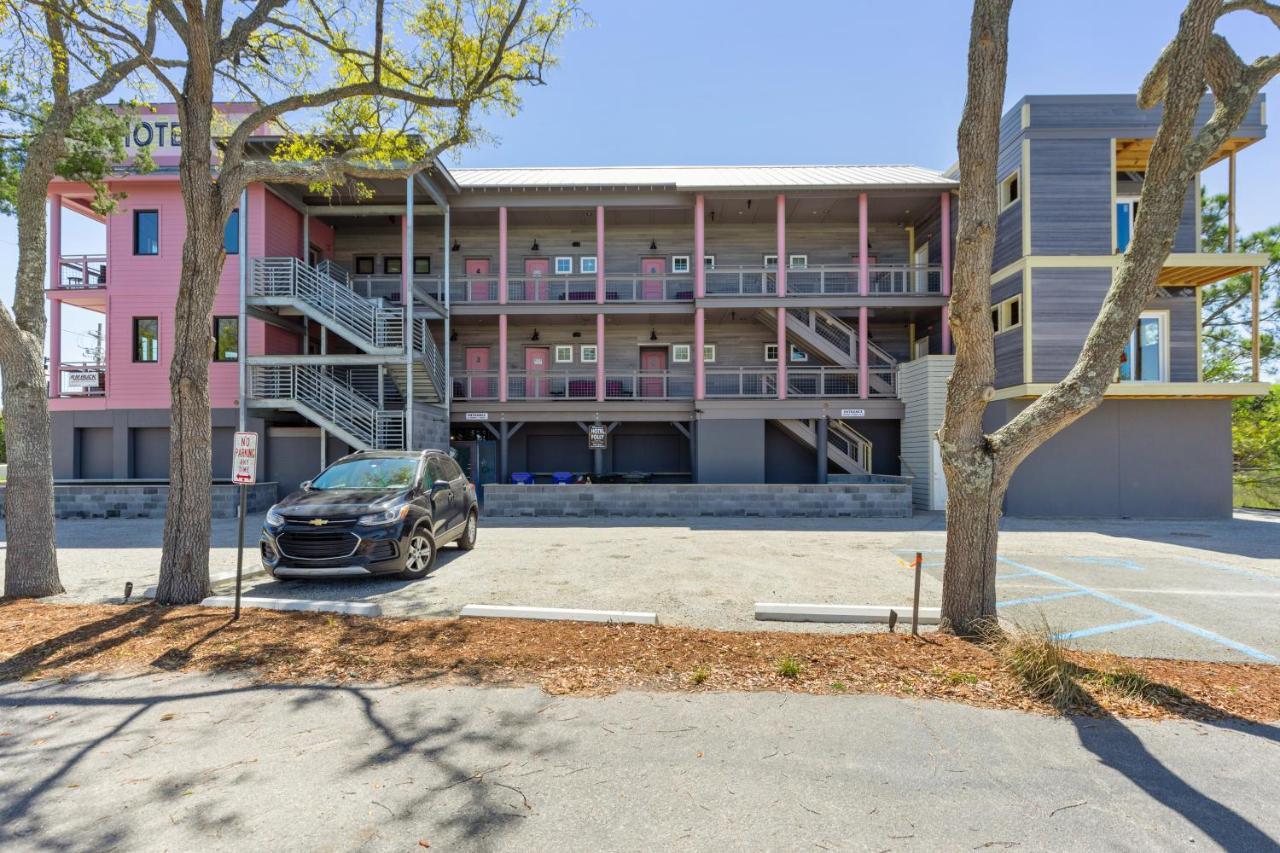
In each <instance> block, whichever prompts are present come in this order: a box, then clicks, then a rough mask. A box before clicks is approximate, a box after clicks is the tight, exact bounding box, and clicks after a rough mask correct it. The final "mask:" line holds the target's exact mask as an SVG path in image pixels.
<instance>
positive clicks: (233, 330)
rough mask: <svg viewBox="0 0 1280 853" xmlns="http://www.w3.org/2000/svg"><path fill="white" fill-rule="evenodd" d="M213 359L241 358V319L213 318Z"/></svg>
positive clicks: (228, 359) (233, 359) (234, 359)
mask: <svg viewBox="0 0 1280 853" xmlns="http://www.w3.org/2000/svg"><path fill="white" fill-rule="evenodd" d="M213 360H214V361H239V360H240V321H239V319H238V318H236V317H214V318H213Z"/></svg>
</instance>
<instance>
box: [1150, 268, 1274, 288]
mask: <svg viewBox="0 0 1280 853" xmlns="http://www.w3.org/2000/svg"><path fill="white" fill-rule="evenodd" d="M1251 269H1253V267H1252V266H1246V265H1241V264H1230V265H1224V266H1212V267H1209V266H1185V267H1184V266H1167V267H1164V268H1163V269H1161V270H1160V277H1159V278H1157V279H1156V284H1158V285H1160V286H1161V287H1200V286H1203V285H1206V284H1216V283H1217V282H1220V281H1224V280H1226V279H1228V278H1231V277H1232V276H1233V275H1240V274H1241V273H1247V272H1248V271H1249V270H1251Z"/></svg>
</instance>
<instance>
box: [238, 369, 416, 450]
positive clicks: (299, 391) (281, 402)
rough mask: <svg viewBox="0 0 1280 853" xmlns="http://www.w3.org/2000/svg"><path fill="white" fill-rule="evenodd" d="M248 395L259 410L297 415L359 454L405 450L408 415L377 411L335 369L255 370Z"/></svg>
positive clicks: (377, 408)
mask: <svg viewBox="0 0 1280 853" xmlns="http://www.w3.org/2000/svg"><path fill="white" fill-rule="evenodd" d="M249 393H250V396H251V397H252V398H253V399H254V401H255V403H256V405H259V406H267V407H270V408H275V409H290V410H292V411H295V412H297V413H298V414H300V415H302V416H303V417H305V418H306V419H307V420H309V421H311V422H313V423H315V424H318V425H320V426H323V427H324V428H325V429H327V430H329V431H330V432H331V433H333V434H334V435H336V436H338V437H339V438H341V439H342V440H343V441H345V442H346V443H347V444H349V445H351V446H352V447H355V448H357V449H360V450H402V449H404V438H405V436H404V411H403V410H394V409H386V408H379V406H378V403H377V401H375V400H370V399H369V398H368V397H366V396H365V395H364V394H362V393H361V392H359V391H357V390H356V389H355V388H353V387H352V386H351V385H349V384H347V383H346V382H345V381H343V378H342V377H341V376H340V375H339V374H338V373H337V372H335V370H334V369H333V368H332V367H328V366H325V365H310V364H290V365H273V366H257V365H255V366H252V367H250V368H249Z"/></svg>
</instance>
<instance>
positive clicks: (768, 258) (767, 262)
mask: <svg viewBox="0 0 1280 853" xmlns="http://www.w3.org/2000/svg"><path fill="white" fill-rule="evenodd" d="M764 266H765V269H770V270H771V269H775V268H776V267H777V266H778V256H777V255H765V256H764Z"/></svg>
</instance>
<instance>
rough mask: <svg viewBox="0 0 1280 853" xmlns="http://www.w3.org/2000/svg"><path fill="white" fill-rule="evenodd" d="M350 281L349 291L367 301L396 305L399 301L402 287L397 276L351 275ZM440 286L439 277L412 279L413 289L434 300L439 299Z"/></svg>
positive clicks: (401, 282)
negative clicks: (373, 300) (376, 300)
mask: <svg viewBox="0 0 1280 853" xmlns="http://www.w3.org/2000/svg"><path fill="white" fill-rule="evenodd" d="M350 281H351V289H352V290H354V291H355V292H356V293H358V294H360V295H361V296H363V297H365V298H367V299H385V300H387V301H388V302H395V303H397V304H399V303H400V301H401V300H400V293H401V290H402V289H403V286H404V285H403V280H402V279H401V277H400V276H398V275H353V276H351V277H350ZM441 284H442V282H441V280H440V278H439V276H430V275H415V276H414V277H413V286H414V289H415V290H416V291H418V292H419V293H425V294H426V295H427V296H430V297H432V298H433V299H436V300H439V299H441V290H440V288H441Z"/></svg>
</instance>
